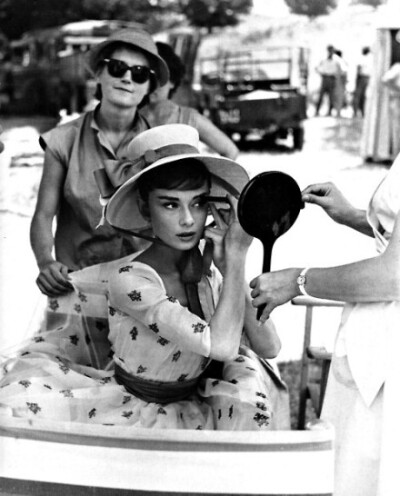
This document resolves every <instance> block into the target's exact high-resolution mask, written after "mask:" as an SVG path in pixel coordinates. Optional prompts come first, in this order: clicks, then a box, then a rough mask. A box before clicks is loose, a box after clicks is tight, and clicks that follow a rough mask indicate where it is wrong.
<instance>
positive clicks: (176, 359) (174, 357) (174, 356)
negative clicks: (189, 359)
mask: <svg viewBox="0 0 400 496" xmlns="http://www.w3.org/2000/svg"><path fill="white" fill-rule="evenodd" d="M181 355H182V352H181V351H177V352H176V353H174V354H173V355H172V361H173V362H177V361H178V360H179V359H180V357H181Z"/></svg>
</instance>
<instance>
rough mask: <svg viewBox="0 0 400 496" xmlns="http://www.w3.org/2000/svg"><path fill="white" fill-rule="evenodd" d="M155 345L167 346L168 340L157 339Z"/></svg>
mask: <svg viewBox="0 0 400 496" xmlns="http://www.w3.org/2000/svg"><path fill="white" fill-rule="evenodd" d="M157 343H158V344H160V345H161V346H166V345H167V344H169V341H168V339H165V338H163V337H161V336H160V337H159V338H158V339H157Z"/></svg>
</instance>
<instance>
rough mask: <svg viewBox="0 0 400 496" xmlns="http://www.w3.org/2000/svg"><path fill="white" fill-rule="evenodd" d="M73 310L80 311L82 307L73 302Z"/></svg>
mask: <svg viewBox="0 0 400 496" xmlns="http://www.w3.org/2000/svg"><path fill="white" fill-rule="evenodd" d="M74 310H75V312H76V313H81V312H82V307H81V306H80V305H79V303H75V305H74Z"/></svg>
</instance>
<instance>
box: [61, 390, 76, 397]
mask: <svg viewBox="0 0 400 496" xmlns="http://www.w3.org/2000/svg"><path fill="white" fill-rule="evenodd" d="M60 394H62V395H63V396H64V398H73V397H74V395H73V393H72V391H71V390H70V389H62V390H61V391H60Z"/></svg>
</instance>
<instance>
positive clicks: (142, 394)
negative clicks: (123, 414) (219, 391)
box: [115, 364, 199, 405]
mask: <svg viewBox="0 0 400 496" xmlns="http://www.w3.org/2000/svg"><path fill="white" fill-rule="evenodd" d="M115 380H116V381H117V382H118V384H120V385H121V386H124V387H125V389H126V390H127V391H128V392H129V393H131V394H133V395H134V396H136V398H139V399H141V400H143V401H146V402H147V403H161V404H163V405H165V404H166V403H173V402H175V401H181V400H184V399H186V398H187V397H188V396H190V395H191V394H192V393H193V392H194V391H195V390H196V386H197V383H198V381H199V378H198V377H195V378H194V379H189V380H185V381H176V382H163V381H153V380H150V379H142V378H141V377H137V376H134V375H131V374H129V373H128V372H126V370H124V369H123V368H122V367H120V366H119V365H117V364H115Z"/></svg>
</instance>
